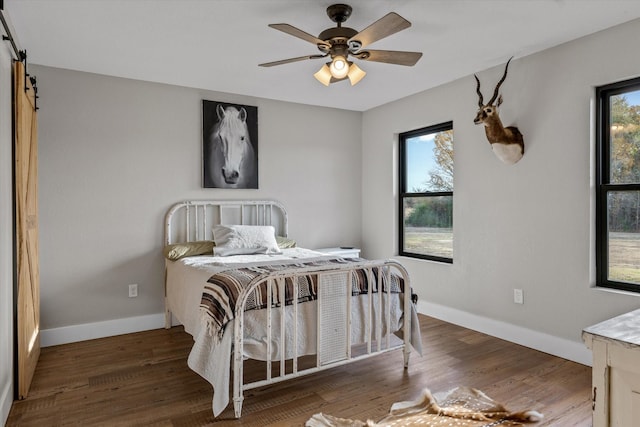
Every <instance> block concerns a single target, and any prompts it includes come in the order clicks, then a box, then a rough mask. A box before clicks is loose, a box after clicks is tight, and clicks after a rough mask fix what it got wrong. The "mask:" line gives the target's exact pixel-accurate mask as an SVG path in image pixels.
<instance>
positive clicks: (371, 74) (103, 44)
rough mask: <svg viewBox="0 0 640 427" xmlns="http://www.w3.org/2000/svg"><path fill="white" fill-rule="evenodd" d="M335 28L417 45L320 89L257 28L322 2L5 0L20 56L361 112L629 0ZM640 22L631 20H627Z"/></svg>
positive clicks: (304, 67) (377, 8)
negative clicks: (414, 58) (390, 26)
mask: <svg viewBox="0 0 640 427" xmlns="http://www.w3.org/2000/svg"><path fill="white" fill-rule="evenodd" d="M346 2H347V3H348V4H350V5H351V6H352V7H353V13H352V15H351V18H350V19H349V20H348V22H347V23H346V24H345V26H348V27H351V28H354V29H356V30H358V31H359V30H362V29H364V28H365V27H366V26H368V25H369V24H371V23H372V22H374V21H376V20H377V19H379V18H381V17H382V16H383V15H385V14H387V13H389V12H392V11H393V12H396V13H398V14H400V15H401V16H403V17H404V18H406V19H408V20H409V21H410V22H411V23H412V24H413V25H412V27H411V28H409V29H406V30H404V31H401V32H399V33H397V34H394V35H392V36H389V37H388V38H385V39H383V40H380V41H378V42H376V43H374V44H372V45H371V46H370V48H371V49H389V50H408V51H420V52H423V53H424V55H423V57H422V59H420V61H419V62H418V63H417V64H416V65H415V66H414V67H403V66H398V65H390V64H382V63H373V62H366V61H358V64H359V66H360V67H361V68H362V69H363V70H365V71H366V72H367V76H366V77H365V78H364V79H363V80H362V81H361V82H360V83H359V84H358V85H356V86H353V87H351V86H350V85H349V83H348V82H347V81H343V82H340V83H336V84H332V85H330V86H329V87H325V86H323V85H322V84H320V83H319V82H317V81H316V80H315V79H314V78H313V73H315V72H316V71H317V70H318V69H319V68H320V67H321V66H322V64H323V62H324V61H323V60H309V61H303V62H296V63H290V64H286V65H281V66H277V67H271V68H264V67H258V64H259V63H263V62H269V61H275V60H279V59H286V58H290V57H296V56H303V55H311V54H316V53H319V52H318V50H317V48H316V47H315V46H314V45H312V44H310V43H307V42H305V41H303V40H301V39H298V38H295V37H292V36H290V35H287V34H285V33H282V32H280V31H276V30H274V29H271V28H268V27H267V24H270V23H288V24H291V25H293V26H295V27H297V28H299V29H301V30H303V31H305V32H307V33H310V34H313V35H314V36H317V35H318V34H319V33H320V32H321V31H322V30H324V29H326V28H330V27H333V26H335V24H334V23H333V22H331V21H330V20H329V18H328V16H327V15H326V8H327V6H329V5H331V4H333V3H335V1H333V0H5V10H6V11H7V12H8V15H9V18H10V19H11V21H12V23H13V26H14V28H15V30H16V33H17V38H18V40H19V42H20V44H21V46H22V48H23V49H26V50H27V53H28V60H29V63H33V64H40V65H47V66H52V67H60V68H67V69H72V70H80V71H87V72H92V73H99V74H106V75H111V76H119V77H127V78H133V79H140V80H147V81H152V82H161V83H168V84H173V85H180V86H188V87H195V88H202V89H208V90H213V91H220V92H229V93H235V94H242V95H249V96H255V97H261V98H270V99H277V100H284V101H291V102H298V103H303V104H311V105H320V106H327V107H334V108H343V109H348V110H356V111H366V110H368V109H370V108H373V107H376V106H378V105H382V104H385V103H388V102H390V101H394V100H396V99H399V98H402V97H405V96H408V95H411V94H414V93H417V92H421V91H424V90H426V89H429V88H431V87H434V86H438V85H440V84H443V83H446V82H449V81H452V80H455V79H457V78H460V77H463V76H468V75H470V74H472V73H474V72H478V71H482V70H484V69H487V68H490V67H492V66H495V65H498V64H503V63H504V62H506V60H507V59H508V58H509V57H511V56H515V57H516V58H519V57H523V56H526V55H529V54H531V53H534V52H537V51H540V50H543V49H546V48H549V47H551V46H555V45H558V44H561V43H564V42H566V41H569V40H572V39H575V38H578V37H581V36H584V35H587V34H590V33H594V32H596V31H599V30H602V29H604V28H608V27H611V26H614V25H616V24H620V23H623V22H626V21H630V20H632V19H636V18H638V17H640V1H639V0H347V1H346ZM638 25H640V22H639V23H638Z"/></svg>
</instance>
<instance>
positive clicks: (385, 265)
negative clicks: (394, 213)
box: [233, 261, 412, 418]
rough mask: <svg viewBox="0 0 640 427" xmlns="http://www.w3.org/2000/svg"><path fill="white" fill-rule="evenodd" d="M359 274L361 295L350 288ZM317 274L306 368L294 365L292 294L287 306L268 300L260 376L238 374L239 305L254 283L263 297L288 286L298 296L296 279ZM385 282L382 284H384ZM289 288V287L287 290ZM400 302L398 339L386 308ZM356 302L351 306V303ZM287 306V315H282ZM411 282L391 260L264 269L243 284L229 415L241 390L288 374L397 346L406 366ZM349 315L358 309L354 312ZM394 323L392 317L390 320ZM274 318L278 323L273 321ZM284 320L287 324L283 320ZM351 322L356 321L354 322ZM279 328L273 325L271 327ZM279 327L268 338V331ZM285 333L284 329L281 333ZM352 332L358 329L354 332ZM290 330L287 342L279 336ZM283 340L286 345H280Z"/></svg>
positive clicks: (238, 321) (239, 321)
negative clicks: (398, 288)
mask: <svg viewBox="0 0 640 427" xmlns="http://www.w3.org/2000/svg"><path fill="white" fill-rule="evenodd" d="M357 274H365V275H366V278H367V283H368V284H369V285H368V286H367V289H366V293H362V292H361V293H358V295H355V294H356V293H357V292H354V288H353V286H354V285H353V284H354V281H355V280H356V277H355V275H357ZM309 275H312V276H313V277H316V278H317V290H318V291H317V301H316V303H317V304H316V307H317V310H316V319H315V322H316V325H317V330H316V351H315V362H314V363H312V364H311V366H308V365H307V366H305V367H302V366H299V358H300V357H301V356H303V355H302V354H299V353H298V348H299V346H298V341H297V340H298V328H299V327H301V326H300V325H299V323H300V319H299V317H300V316H299V311H300V310H299V305H300V304H303V303H300V302H298V300H297V298H293V299H292V301H291V304H290V305H289V306H287V305H286V304H268V305H267V306H266V308H265V310H266V312H267V314H266V316H267V317H266V318H267V329H266V330H267V332H266V333H267V336H266V343H267V349H266V354H265V358H264V361H265V362H266V363H265V372H264V375H263V378H262V379H259V380H253V381H247V380H246V379H245V378H244V370H243V364H244V353H243V340H244V335H245V334H244V331H243V327H244V316H245V305H246V304H247V300H248V299H249V296H250V295H251V293H252V291H253V290H255V289H256V287H258V286H263V287H265V284H266V298H267V301H273V300H275V301H278V296H282V295H285V293H286V291H285V287H286V286H289V287H290V289H289V292H292V295H299V293H298V292H299V288H298V278H300V277H303V276H304V277H309ZM392 275H395V276H396V277H398V278H399V279H400V281H401V282H400V283H402V284H403V286H402V289H403V291H402V292H400V293H397V292H396V293H393V292H392V290H391V288H392V286H391V281H392V277H391V276H392ZM385 283H386V285H385ZM291 287H292V289H291ZM394 301H395V303H396V304H399V305H400V308H401V310H402V324H401V329H402V337H403V338H402V339H399V338H398V337H396V336H395V335H394V334H393V332H396V330H397V329H398V327H397V326H398V325H397V324H396V325H394V324H393V323H394V319H392V317H393V316H392V307H393V304H394ZM354 305H357V307H354ZM286 309H289V310H291V311H292V312H293V315H292V316H291V315H289V316H286V315H285V312H284V311H285V310H286ZM411 309H412V303H411V286H410V282H409V275H408V274H407V271H406V270H405V269H404V267H403V266H402V265H400V264H399V263H397V262H395V261H360V262H354V263H348V264H344V265H340V266H336V267H326V266H323V267H302V268H295V269H287V270H283V271H282V272H276V273H270V274H269V275H268V276H267V277H266V278H264V277H263V278H261V279H260V280H259V281H256V282H255V283H252V284H251V285H250V286H248V287H247V288H246V289H245V290H244V291H243V293H242V294H241V296H240V298H239V299H238V303H237V306H236V309H235V318H234V325H233V327H234V347H233V404H234V412H235V416H236V417H237V418H239V417H240V416H241V414H242V402H243V400H244V397H243V395H244V391H246V390H250V389H253V388H257V387H262V386H265V385H268V384H273V383H276V382H280V381H285V380H288V379H291V378H296V377H300V376H303V375H309V374H312V373H315V372H318V371H322V370H325V369H329V368H333V367H336V366H340V365H344V364H347V363H353V362H356V361H358V360H362V359H365V358H369V357H372V356H376V355H379V354H383V353H386V352H389V351H394V350H399V349H402V350H403V352H404V367H405V368H407V366H408V363H409V355H410V352H411V344H410V339H411ZM354 313H359V314H358V315H354ZM395 321H396V322H397V319H395ZM276 322H277V323H278V324H277V325H276ZM287 322H291V324H288V323H287ZM356 323H357V324H356ZM276 326H279V327H276ZM274 330H277V331H279V336H274V333H273V331H274ZM287 331H288V332H287ZM353 331H359V332H357V333H356V334H355V335H358V336H352V335H353V334H354V332H353ZM287 333H289V334H291V335H290V337H289V340H288V341H287V337H285V334H287ZM272 341H276V342H277V343H278V346H279V348H280V351H279V352H278V353H279V358H277V359H275V360H274V359H272V348H271V343H272ZM286 342H289V348H285V346H286Z"/></svg>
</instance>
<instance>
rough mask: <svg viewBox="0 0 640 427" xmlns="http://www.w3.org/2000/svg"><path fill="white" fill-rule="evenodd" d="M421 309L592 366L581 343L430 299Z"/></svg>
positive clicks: (590, 357) (455, 322)
mask: <svg viewBox="0 0 640 427" xmlns="http://www.w3.org/2000/svg"><path fill="white" fill-rule="evenodd" d="M417 308H418V312H419V313H422V314H425V315H427V316H431V317H435V318H436V319H440V320H444V321H445V322H449V323H453V324H455V325H459V326H462V327H465V328H467V329H472V330H474V331H478V332H482V333H484V334H487V335H491V336H494V337H496V338H500V339H503V340H507V341H510V342H513V343H516V344H520V345H523V346H525V347H529V348H532V349H534V350H538V351H542V352H544V353H548V354H552V355H554V356H558V357H562V358H563V359H568V360H572V361H574V362H577V363H580V364H582V365H587V366H591V365H592V356H591V350H589V349H588V348H587V347H586V346H585V345H584V344H582V343H579V342H575V341H570V340H567V339H563V338H558V337H556V336H553V335H549V334H545V333H542V332H538V331H534V330H532V329H527V328H523V327H521V326H516V325H512V324H510V323H506V322H502V321H499V320H494V319H490V318H488V317H484V316H479V315H477V314H472V313H468V312H465V311H462V310H457V309H455V308H450V307H446V306H443V305H439V304H433V303H430V302H426V301H418V305H417Z"/></svg>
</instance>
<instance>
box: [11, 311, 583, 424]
mask: <svg viewBox="0 0 640 427" xmlns="http://www.w3.org/2000/svg"><path fill="white" fill-rule="evenodd" d="M420 322H421V331H422V337H423V348H424V353H425V355H424V357H420V356H419V355H418V354H417V353H415V352H412V355H411V359H410V363H409V368H408V369H406V370H405V369H403V360H402V353H401V352H391V353H387V354H384V355H381V356H378V357H375V358H372V359H369V360H365V361H362V362H359V363H357V364H353V365H345V366H341V367H337V368H334V369H330V370H328V371H324V372H319V373H315V374H312V375H309V376H306V377H301V378H298V379H294V380H291V381H285V382H282V383H278V384H273V385H270V386H267V387H262V388H259V389H254V390H250V391H248V392H247V393H246V394H245V400H244V404H243V411H242V414H243V416H242V418H241V419H239V420H236V419H234V417H233V415H234V414H233V405H229V407H228V408H227V409H225V411H224V412H223V413H222V414H221V415H220V417H218V418H217V419H214V418H213V414H212V412H211V398H212V393H213V390H212V387H211V386H210V385H209V384H208V383H207V382H206V381H205V380H204V379H202V378H201V377H200V376H198V375H197V374H196V373H194V372H193V371H191V370H190V369H189V368H188V367H187V362H186V360H187V356H188V354H189V351H190V349H191V346H192V345H193V340H192V338H191V336H189V335H188V334H186V333H185V332H184V331H183V329H182V328H181V327H175V328H172V329H170V330H165V329H159V330H154V331H146V332H140V333H136V334H127V335H121V336H117V337H109V338H104V339H99V340H92V341H84V342H80V343H72V344H66V345H61V346H56V347H48V348H44V349H42V354H41V356H40V363H39V364H38V367H37V369H36V373H35V376H34V379H33V383H32V388H31V392H30V394H29V397H28V398H27V399H25V400H23V401H18V402H14V404H13V406H12V409H11V412H10V414H9V419H8V421H7V426H26V427H29V426H43V425H46V426H66V425H82V426H136V425H140V426H157V427H191V426H207V425H212V426H215V427H223V426H260V427H264V426H273V427H275V426H302V425H304V422H305V421H306V420H307V419H308V418H309V417H310V416H311V415H313V414H314V413H317V412H324V413H327V414H331V415H334V416H338V417H344V418H353V419H361V420H366V419H367V418H370V419H373V420H378V419H380V418H382V417H383V416H385V415H386V414H387V412H388V410H389V408H390V406H391V404H392V403H394V402H398V401H403V400H412V399H415V398H417V397H418V396H419V395H420V393H421V391H422V389H423V388H429V389H430V390H431V391H432V392H433V393H438V392H444V391H448V390H450V389H452V388H454V387H456V386H459V385H466V386H470V387H475V388H478V389H480V390H482V391H484V392H485V393H486V394H487V395H489V396H490V397H492V398H494V399H496V400H497V401H500V402H501V403H503V404H504V405H505V406H506V407H507V408H509V409H512V410H522V409H535V410H538V411H540V412H542V413H543V414H544V415H545V420H544V421H543V422H541V423H539V424H537V426H563V427H564V426H590V425H591V398H590V390H591V368H589V367H587V366H583V365H580V364H577V363H573V362H570V361H567V360H564V359H560V358H557V357H554V356H550V355H548V354H545V353H541V352H539V351H535V350H531V349H528V348H526V347H522V346H520V345H517V344H513V343H510V342H507V341H504V340H500V339H497V338H493V337H490V336H488V335H484V334H481V333H478V332H475V331H471V330H469V329H465V328H461V327H458V326H455V325H452V324H449V323H446V322H442V321H440V320H436V319H433V318H430V317H426V316H422V315H420ZM263 365H264V364H263V363H260V362H254V361H251V362H250V363H248V364H247V366H246V368H245V372H247V373H248V374H251V373H255V372H256V371H257V370H258V369H259V368H261V366H263Z"/></svg>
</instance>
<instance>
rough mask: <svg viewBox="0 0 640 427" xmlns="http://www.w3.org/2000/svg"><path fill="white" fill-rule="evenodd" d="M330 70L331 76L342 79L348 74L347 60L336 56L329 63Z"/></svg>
mask: <svg viewBox="0 0 640 427" xmlns="http://www.w3.org/2000/svg"><path fill="white" fill-rule="evenodd" d="M329 69H330V70H331V75H332V76H333V77H335V78H336V79H343V78H345V77H346V76H347V73H349V65H348V64H347V60H346V58H345V57H344V56H341V55H337V56H336V57H335V58H333V61H332V62H331V66H330V67H329Z"/></svg>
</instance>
